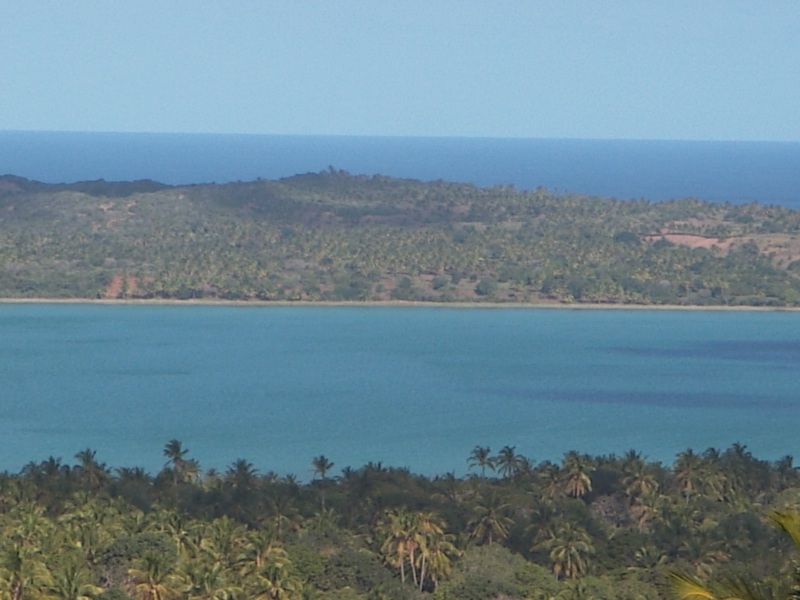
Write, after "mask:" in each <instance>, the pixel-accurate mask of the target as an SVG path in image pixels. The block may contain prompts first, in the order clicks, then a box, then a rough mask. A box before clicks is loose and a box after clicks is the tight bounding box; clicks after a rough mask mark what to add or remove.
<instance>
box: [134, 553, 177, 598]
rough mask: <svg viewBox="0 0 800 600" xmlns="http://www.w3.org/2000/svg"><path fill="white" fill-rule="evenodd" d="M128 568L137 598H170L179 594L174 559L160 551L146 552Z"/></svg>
mask: <svg viewBox="0 0 800 600" xmlns="http://www.w3.org/2000/svg"><path fill="white" fill-rule="evenodd" d="M135 565H136V566H135V567H133V568H131V569H129V570H128V573H129V575H130V576H131V580H132V581H133V587H134V590H135V594H136V598H137V600H170V599H171V598H177V597H178V596H180V593H181V592H180V590H181V587H182V582H181V580H180V578H179V577H178V576H177V575H176V574H175V572H174V561H173V560H171V559H170V557H168V556H167V555H165V554H162V553H160V552H152V551H148V552H146V553H145V554H144V555H143V556H142V557H141V558H140V559H138V560H137V561H136V562H135Z"/></svg>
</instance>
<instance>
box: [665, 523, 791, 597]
mask: <svg viewBox="0 0 800 600" xmlns="http://www.w3.org/2000/svg"><path fill="white" fill-rule="evenodd" d="M767 517H768V519H769V520H770V521H771V522H772V524H773V525H775V526H777V527H778V528H779V529H780V530H781V531H783V532H784V533H785V534H786V535H788V536H789V538H790V539H791V540H792V543H793V544H794V546H795V548H797V549H800V512H798V511H791V512H782V511H772V512H770V513H769V514H768V515H767ZM670 581H671V584H672V592H673V595H674V596H675V597H676V598H678V599H679V600H772V599H773V598H775V595H774V594H773V591H772V589H771V588H769V587H767V586H766V585H765V584H762V583H760V582H751V581H748V580H747V579H745V578H742V577H733V578H731V577H729V578H725V579H722V580H719V581H712V582H710V583H706V582H703V581H702V580H700V579H699V578H697V577H694V576H691V575H684V574H682V573H674V572H673V573H671V574H670ZM798 584H800V571H798V569H797V568H795V570H794V582H793V588H792V593H791V595H790V596H789V598H792V599H794V598H797V597H798V593H797V590H798Z"/></svg>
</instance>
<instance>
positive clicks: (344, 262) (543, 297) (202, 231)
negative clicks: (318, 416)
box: [0, 169, 800, 306]
mask: <svg viewBox="0 0 800 600" xmlns="http://www.w3.org/2000/svg"><path fill="white" fill-rule="evenodd" d="M0 297H5V298H29V297H45V298H119V299H126V298H127V299H136V298H141V299H191V298H194V299H208V300H214V299H229V300H264V301H270V300H303V301H389V300H401V301H431V302H457V301H461V302H486V301H489V302H522V303H542V302H583V303H634V304H679V305H770V306H796V305H798V304H800V214H799V213H797V212H794V211H792V210H789V209H786V208H781V207H774V206H760V205H756V204H748V205H723V204H713V203H708V202H703V201H700V200H694V199H683V200H675V201H671V202H658V203H657V202H648V201H644V200H642V201H620V200H613V199H606V198H595V197H586V196H578V195H566V194H554V193H551V192H549V191H547V190H543V189H539V190H535V191H530V192H528V191H517V190H515V189H514V188H512V187H492V188H479V187H475V186H472V185H465V184H457V183H446V182H441V181H437V182H428V183H423V182H419V181H413V180H399V179H391V178H386V177H380V176H373V177H366V176H353V175H350V174H348V173H345V172H341V171H335V170H333V169H330V170H328V171H325V172H322V173H316V174H306V175H299V176H296V177H292V178H288V179H282V180H279V181H264V180H258V181H253V182H247V183H230V184H224V185H216V184H204V185H193V186H182V187H170V186H165V185H161V184H158V183H156V182H152V181H136V182H119V183H113V182H105V181H102V180H101V181H94V182H81V183H74V184H61V185H48V184H43V183H39V182H34V181H29V180H26V179H22V178H18V177H14V176H5V177H1V178H0Z"/></svg>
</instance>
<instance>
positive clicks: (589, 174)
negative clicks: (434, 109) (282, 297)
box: [0, 131, 800, 208]
mask: <svg viewBox="0 0 800 600" xmlns="http://www.w3.org/2000/svg"><path fill="white" fill-rule="evenodd" d="M328 167H333V168H335V169H342V170H346V171H349V172H351V173H354V174H365V175H374V174H381V175H388V176H393V177H402V178H411V179H419V180H423V181H430V180H439V179H442V180H448V181H458V182H469V183H474V184H476V185H480V186H491V185H514V186H516V187H518V188H520V189H533V188H537V187H545V188H548V189H550V190H552V191H556V192H570V193H579V194H589V195H598V196H607V197H615V198H623V199H639V198H646V199H649V200H668V199H674V198H685V197H695V198H701V199H704V200H711V201H714V202H731V203H746V202H760V203H763V204H779V205H783V206H789V207H792V208H800V143H780V142H699V141H663V140H662V141H657V140H650V141H647V140H645V141H633V140H572V139H561V140H558V139H492V138H415V137H408V138H401V137H345V136H341V137H339V136H273V135H221V134H219V135H217V134H165V133H157V134H149V133H68V132H61V133H58V132H25V131H0V175H2V174H13V175H19V176H22V177H27V178H29V179H36V180H39V181H45V182H50V183H60V182H73V181H84V180H94V179H106V180H133V179H153V180H156V181H160V182H162V183H168V184H188V183H208V182H217V183H224V182H230V181H250V180H254V179H257V178H259V177H261V178H265V179H278V178H282V177H290V176H292V175H296V174H300V173H308V172H319V171H322V170H325V169H327V168H328Z"/></svg>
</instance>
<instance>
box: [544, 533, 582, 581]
mask: <svg viewBox="0 0 800 600" xmlns="http://www.w3.org/2000/svg"><path fill="white" fill-rule="evenodd" d="M541 545H542V547H543V548H545V549H547V550H549V551H550V553H549V556H550V561H551V563H552V568H553V574H554V575H555V576H556V579H575V578H577V577H580V576H581V575H584V574H585V573H586V571H587V569H588V561H589V557H590V556H591V555H593V554H594V546H592V539H591V537H590V536H589V534H588V533H587V532H586V530H585V529H584V528H583V527H580V526H579V525H576V524H574V523H572V522H571V521H565V522H562V523H561V524H560V525H559V527H558V528H557V529H556V532H555V535H554V536H553V537H552V538H550V539H548V540H545V541H544V542H542V544H541Z"/></svg>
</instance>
